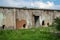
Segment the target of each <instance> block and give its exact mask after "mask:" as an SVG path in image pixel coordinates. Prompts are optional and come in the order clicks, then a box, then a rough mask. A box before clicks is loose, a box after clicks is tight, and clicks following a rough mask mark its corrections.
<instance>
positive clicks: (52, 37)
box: [0, 28, 60, 40]
mask: <svg viewBox="0 0 60 40" xmlns="http://www.w3.org/2000/svg"><path fill="white" fill-rule="evenodd" d="M52 29H53V28H32V29H20V30H0V40H60V38H59V37H57V35H56V34H54V32H53V30H52Z"/></svg>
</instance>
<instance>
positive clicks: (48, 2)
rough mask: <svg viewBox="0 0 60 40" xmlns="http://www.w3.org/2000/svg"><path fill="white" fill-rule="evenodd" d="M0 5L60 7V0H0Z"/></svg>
mask: <svg viewBox="0 0 60 40" xmlns="http://www.w3.org/2000/svg"><path fill="white" fill-rule="evenodd" d="M0 6H9V7H27V8H44V9H60V0H0Z"/></svg>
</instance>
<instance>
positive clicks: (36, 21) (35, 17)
mask: <svg viewBox="0 0 60 40" xmlns="http://www.w3.org/2000/svg"><path fill="white" fill-rule="evenodd" d="M34 21H35V22H34V24H35V26H37V27H38V26H40V23H39V16H34Z"/></svg>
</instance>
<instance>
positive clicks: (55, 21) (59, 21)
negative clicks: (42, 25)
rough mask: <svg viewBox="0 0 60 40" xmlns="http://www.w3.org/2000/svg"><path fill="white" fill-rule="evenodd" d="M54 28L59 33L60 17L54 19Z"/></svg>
mask: <svg viewBox="0 0 60 40" xmlns="http://www.w3.org/2000/svg"><path fill="white" fill-rule="evenodd" d="M54 26H55V27H56V29H57V30H59V31H60V17H57V18H56V19H54Z"/></svg>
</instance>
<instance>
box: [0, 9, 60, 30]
mask: <svg viewBox="0 0 60 40" xmlns="http://www.w3.org/2000/svg"><path fill="white" fill-rule="evenodd" d="M34 16H39V18H38V20H39V21H37V22H36V24H35V19H34ZM59 16H60V11H54V10H30V9H29V10H28V9H16V8H13V9H12V8H0V27H2V25H5V28H7V29H8V28H10V29H16V28H23V26H24V24H25V28H32V27H33V26H37V27H40V26H42V21H43V20H44V25H43V26H46V27H47V24H48V23H49V25H51V24H52V22H53V19H55V18H56V17H59Z"/></svg>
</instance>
